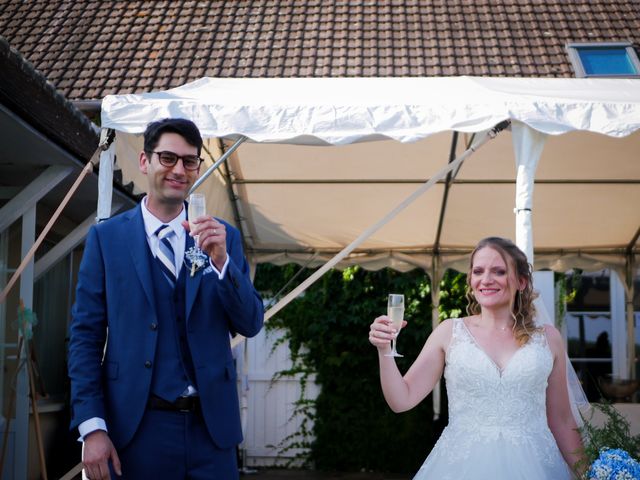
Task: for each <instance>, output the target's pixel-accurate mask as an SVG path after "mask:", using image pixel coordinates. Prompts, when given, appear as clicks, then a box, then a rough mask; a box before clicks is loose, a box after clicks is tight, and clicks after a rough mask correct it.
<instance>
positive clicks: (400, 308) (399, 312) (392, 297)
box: [385, 293, 404, 357]
mask: <svg viewBox="0 0 640 480" xmlns="http://www.w3.org/2000/svg"><path fill="white" fill-rule="evenodd" d="M387 316H388V317H389V318H390V319H391V322H392V325H393V328H395V329H396V332H397V333H396V338H394V339H392V340H391V353H387V354H385V356H386V357H403V356H404V355H400V354H399V353H398V351H397V350H396V341H397V339H398V335H399V334H400V328H401V327H402V321H403V320H404V295H400V294H398V293H390V294H389V301H388V303H387Z"/></svg>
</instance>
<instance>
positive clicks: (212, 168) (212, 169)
mask: <svg viewBox="0 0 640 480" xmlns="http://www.w3.org/2000/svg"><path fill="white" fill-rule="evenodd" d="M246 140H247V137H245V136H241V137H240V138H238V140H236V142H235V143H234V144H233V145H231V147H230V148H229V150H227V151H226V152H224V154H223V155H222V156H221V157H220V158H219V159H218V160H217V161H216V163H214V164H213V165H211V166H210V167H209V168H208V169H207V171H206V172H204V173H203V174H202V175H201V176H200V178H199V179H198V180H196V183H194V184H193V187H191V190H189V193H193V192H195V191H196V189H197V188H198V187H199V186H200V185H202V182H204V181H205V180H206V179H207V177H208V176H209V175H211V174H212V173H213V172H215V171H216V170H217V169H218V168H219V167H220V165H222V163H223V162H224V161H226V160H227V158H229V157H230V156H231V154H232V153H233V152H235V151H236V149H237V148H238V147H239V146H240V145H242V144H243V143H244V142H245V141H246Z"/></svg>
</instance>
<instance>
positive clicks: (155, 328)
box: [149, 322, 158, 330]
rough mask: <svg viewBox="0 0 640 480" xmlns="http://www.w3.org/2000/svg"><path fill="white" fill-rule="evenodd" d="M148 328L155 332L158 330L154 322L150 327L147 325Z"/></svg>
mask: <svg viewBox="0 0 640 480" xmlns="http://www.w3.org/2000/svg"><path fill="white" fill-rule="evenodd" d="M149 328H150V329H151V330H157V329H158V324H157V323H155V322H153V323H152V324H151V325H149Z"/></svg>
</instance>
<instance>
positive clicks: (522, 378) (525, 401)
mask: <svg viewBox="0 0 640 480" xmlns="http://www.w3.org/2000/svg"><path fill="white" fill-rule="evenodd" d="M552 368H553V357H552V355H551V351H550V350H549V348H548V346H547V341H546V337H545V336H544V334H543V333H536V334H534V335H533V337H532V338H531V339H530V340H529V342H527V343H526V344H525V345H523V346H522V347H520V349H519V350H517V351H516V352H515V353H514V354H513V356H512V357H511V359H510V360H509V362H508V363H507V364H506V366H505V367H504V369H503V370H500V369H499V367H498V366H497V365H496V364H495V363H494V361H493V360H492V359H491V358H490V357H489V356H488V355H487V353H485V351H484V350H483V349H482V347H480V345H479V344H478V343H477V342H476V341H475V339H474V338H473V336H472V334H471V332H470V331H469V330H468V328H467V326H466V325H465V324H464V321H463V320H462V319H454V320H453V332H452V338H451V344H450V345H449V349H448V351H447V355H446V366H445V371H444V376H445V378H446V380H447V394H448V398H449V423H450V425H452V426H455V425H458V424H460V426H464V425H468V426H473V428H478V427H480V428H488V429H496V428H499V429H508V430H511V429H518V430H520V429H522V428H523V427H527V428H532V427H534V426H537V427H541V428H546V426H547V417H546V389H547V378H548V377H549V374H550V373H551V369H552Z"/></svg>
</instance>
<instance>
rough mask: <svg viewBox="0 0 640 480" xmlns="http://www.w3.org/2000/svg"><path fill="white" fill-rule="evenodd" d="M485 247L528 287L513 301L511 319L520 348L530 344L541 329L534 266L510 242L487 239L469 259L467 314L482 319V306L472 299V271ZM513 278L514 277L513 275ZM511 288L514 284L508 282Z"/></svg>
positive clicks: (481, 241) (516, 294) (494, 238)
mask: <svg viewBox="0 0 640 480" xmlns="http://www.w3.org/2000/svg"><path fill="white" fill-rule="evenodd" d="M485 247H489V248H492V249H493V250H495V251H496V252H498V253H499V254H500V256H501V257H502V259H503V260H504V263H505V265H507V274H508V275H509V276H510V277H511V278H514V280H515V281H516V283H517V282H518V280H525V282H526V285H525V286H524V288H522V289H517V291H516V292H515V295H514V296H513V298H512V299H511V316H512V317H513V320H514V326H513V333H514V336H515V338H516V340H517V341H518V343H519V344H520V345H524V344H525V343H527V342H528V341H529V339H530V338H531V335H533V333H534V332H536V331H539V330H540V329H539V328H538V327H536V325H535V320H534V317H535V315H536V307H535V306H534V305H533V300H535V298H536V297H537V296H538V294H537V292H535V291H534V290H533V276H532V274H531V264H530V263H529V262H528V261H527V257H526V255H525V254H524V253H523V252H522V250H520V249H519V248H518V247H517V246H516V245H515V244H514V243H513V242H512V241H511V240H507V239H506V238H501V237H487V238H484V239H482V240H480V242H478V244H477V245H476V248H474V250H473V252H471V257H470V258H469V272H468V273H467V292H466V294H467V300H468V304H467V313H468V314H469V315H479V314H480V312H481V309H480V304H479V303H478V301H477V300H476V298H475V296H474V295H473V290H472V288H471V271H472V269H473V257H474V256H475V254H476V252H477V251H478V250H481V249H483V248H485ZM512 274H513V275H512ZM509 284H510V285H512V284H513V282H509Z"/></svg>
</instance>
